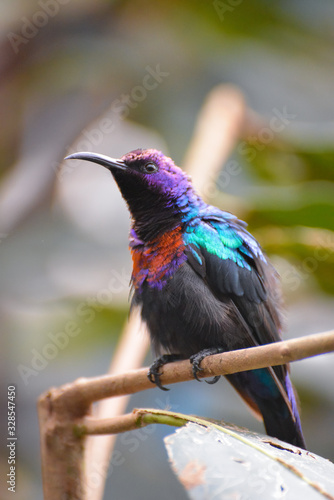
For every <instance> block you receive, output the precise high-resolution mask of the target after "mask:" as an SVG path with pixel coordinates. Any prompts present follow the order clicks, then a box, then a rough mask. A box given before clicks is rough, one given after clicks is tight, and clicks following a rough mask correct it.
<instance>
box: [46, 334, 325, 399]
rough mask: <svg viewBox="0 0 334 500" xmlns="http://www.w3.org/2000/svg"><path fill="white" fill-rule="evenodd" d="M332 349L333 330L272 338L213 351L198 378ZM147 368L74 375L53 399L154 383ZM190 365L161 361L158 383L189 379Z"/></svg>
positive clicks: (104, 394) (125, 391)
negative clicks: (92, 375) (85, 376)
mask: <svg viewBox="0 0 334 500" xmlns="http://www.w3.org/2000/svg"><path fill="white" fill-rule="evenodd" d="M333 351H334V330H331V331H329V332H323V333H317V334H313V335H308V336H306V337H300V338H297V339H290V340H285V341H282V342H274V343H272V344H266V345H261V346H258V347H251V348H247V349H238V350H236V351H230V352H224V353H222V354H215V355H213V356H209V357H207V358H205V359H204V360H203V361H202V363H201V368H202V371H201V372H200V373H199V374H198V376H199V377H200V378H204V377H212V376H216V375H230V374H232V373H237V372H240V371H246V370H254V369H257V368H264V367H266V366H276V365H282V364H285V363H289V362H291V361H297V360H300V359H304V358H308V357H312V356H316V355H319V354H324V353H329V352H333ZM147 370H148V369H147V368H141V369H139V370H132V371H130V372H127V373H123V374H119V375H105V376H102V377H95V378H90V379H78V380H77V381H75V382H73V383H72V384H67V385H66V386H63V387H60V388H57V389H54V397H55V400H62V401H63V403H64V400H66V406H67V408H69V405H70V406H73V407H74V408H78V406H79V407H82V408H84V407H87V406H89V405H90V404H91V403H93V402H94V401H98V400H100V399H103V398H107V397H115V396H123V395H125V394H134V393H136V392H139V391H143V390H146V389H152V388H153V387H155V386H154V385H153V384H152V383H151V382H150V381H149V380H148V378H147ZM193 378H194V376H193V373H192V365H191V363H190V362H189V361H188V360H185V361H177V362H174V363H169V364H167V365H165V366H164V367H163V369H162V375H161V383H162V384H163V385H168V384H175V383H177V382H186V381H188V380H193Z"/></svg>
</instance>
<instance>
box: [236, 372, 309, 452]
mask: <svg viewBox="0 0 334 500" xmlns="http://www.w3.org/2000/svg"><path fill="white" fill-rule="evenodd" d="M226 378H227V379H228V380H229V382H230V383H231V384H232V385H233V387H234V388H235V389H236V390H237V391H238V392H239V394H240V395H241V396H242V398H243V399H244V400H245V401H246V403H247V404H248V405H249V406H250V407H251V409H252V410H255V412H256V413H261V414H262V418H263V422H264V426H265V429H266V432H267V434H268V435H269V436H272V437H276V438H278V439H281V440H282V441H285V442H287V443H290V444H293V445H295V446H299V447H300V448H303V449H306V444H305V440H304V437H303V432H302V428H301V423H300V417H299V413H298V408H297V402H296V397H295V393H294V390H293V387H292V384H291V381H290V378H289V374H288V373H287V374H286V377H285V381H284V384H281V383H280V382H279V381H278V379H277V377H276V376H275V374H274V372H273V370H272V369H270V368H269V369H267V368H262V369H259V370H252V371H247V372H240V373H236V374H233V375H228V376H227V377H226ZM257 410H258V411H257Z"/></svg>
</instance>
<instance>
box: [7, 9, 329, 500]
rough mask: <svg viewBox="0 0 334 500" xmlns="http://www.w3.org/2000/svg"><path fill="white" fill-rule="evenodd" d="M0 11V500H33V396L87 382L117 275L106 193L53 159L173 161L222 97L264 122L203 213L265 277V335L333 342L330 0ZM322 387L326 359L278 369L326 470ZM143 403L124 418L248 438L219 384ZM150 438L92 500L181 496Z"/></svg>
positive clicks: (124, 278)
mask: <svg viewBox="0 0 334 500" xmlns="http://www.w3.org/2000/svg"><path fill="white" fill-rule="evenodd" d="M0 14H1V41H0V54H1V58H0V109H1V117H2V119H1V121H0V153H1V154H0V259H1V264H0V300H1V302H0V314H1V318H2V321H1V324H2V348H1V352H2V360H1V372H2V373H1V380H2V386H3V391H2V401H1V404H4V405H5V404H6V391H7V385H8V384H13V383H14V384H16V385H17V400H16V402H17V406H18V436H19V441H18V449H17V450H18V451H17V453H18V464H19V471H18V476H17V494H16V498H17V499H18V500H20V499H21V498H24V499H30V498H31V499H41V498H42V487H41V473H40V458H39V437H38V422H37V414H36V399H37V397H38V395H39V394H40V393H41V392H43V391H44V390H46V389H47V388H48V387H50V386H57V385H60V384H62V383H65V382H70V381H72V380H74V379H75V378H76V377H79V376H92V375H99V374H103V373H105V372H106V371H107V369H108V365H109V360H110V357H111V355H112V352H113V349H114V347H115V345H116V343H117V339H118V336H119V334H120V332H121V329H122V325H123V323H124V321H125V319H126V317H127V311H128V299H127V297H128V282H129V277H130V273H131V262H130V257H129V254H128V252H127V250H126V249H127V233H128V228H129V217H128V214H127V211H126V207H125V204H124V202H123V201H122V199H121V197H120V195H119V193H118V190H117V188H116V186H115V185H114V183H113V182H112V180H111V178H110V176H109V175H108V172H106V171H104V169H102V168H98V167H93V166H92V165H89V164H84V163H79V162H76V163H72V162H69V163H68V164H66V165H63V166H62V159H63V158H64V156H66V155H67V154H70V153H71V152H74V151H78V150H90V151H98V152H102V153H105V154H109V155H110V156H114V157H118V156H120V155H122V154H124V153H126V152H128V151H130V150H131V149H134V148H138V147H143V148H145V147H155V148H158V149H162V150H163V151H164V152H165V153H167V154H169V155H170V156H172V157H173V158H174V160H175V161H176V162H177V163H178V164H179V165H182V160H183V157H184V155H185V152H186V150H187V146H188V143H189V140H190V138H191V135H192V131H193V127H194V123H195V120H196V116H197V113H198V111H199V109H200V107H201V105H202V103H203V100H204V99H205V96H206V95H207V93H208V92H209V91H210V90H211V89H212V88H213V87H214V86H215V85H217V84H220V83H231V84H234V85H236V86H237V87H239V88H240V89H241V91H242V92H243V93H244V95H245V99H246V101H247V104H248V106H249V107H250V109H252V110H253V111H254V113H256V116H257V117H258V118H259V119H262V120H263V123H264V124H268V123H269V124H270V123H273V122H272V120H273V117H275V116H276V117H277V116H280V117H281V118H280V120H281V121H280V123H283V124H284V126H283V127H280V130H276V129H275V130H274V131H273V130H272V128H269V132H268V129H266V130H267V132H266V133H264V132H263V130H262V132H261V129H260V133H258V134H257V135H253V134H252V133H248V132H247V131H245V134H244V137H242V138H241V139H240V142H239V143H238V144H237V146H236V148H235V151H234V152H233V154H232V156H231V158H230V160H229V161H230V162H231V161H236V162H238V165H239V167H240V168H238V169H237V171H235V170H233V168H232V170H230V171H229V170H228V165H232V164H231V163H228V164H227V165H226V168H225V170H224V171H223V172H222V174H221V175H220V176H219V178H218V181H217V188H218V189H217V191H216V192H215V196H214V198H213V199H212V200H211V201H212V203H214V204H217V205H219V206H220V207H221V208H224V209H225V210H230V211H233V212H234V213H236V214H237V215H238V216H239V217H240V218H242V219H244V220H246V221H247V222H248V223H249V228H250V230H251V231H252V232H253V233H254V235H255V236H256V237H257V238H258V239H259V241H260V242H261V244H262V245H263V247H264V249H265V250H266V252H267V253H268V254H269V255H270V257H271V259H272V261H273V262H274V264H275V266H276V268H277V269H278V271H279V272H280V274H281V277H282V285H283V290H284V294H285V301H286V325H287V326H286V334H285V338H288V337H297V336H301V335H306V334H311V333H316V332H321V331H325V330H330V329H333V325H334V310H333V309H334V302H333V294H334V271H333V264H334V253H333V250H334V182H333V181H334V167H333V162H334V141H333V139H334V100H333V94H334V52H333V40H334V3H333V2H332V1H331V0H321V1H315V0H303V1H302V0H292V1H288V0H280V1H277V2H271V1H269V0H267V1H265V0H248V1H243V0H240V1H235V0H234V1H232V0H226V1H223V0H221V1H219V2H218V1H214V2H205V1H199V0H197V1H196V0H195V1H194V0H193V1H183V2H176V1H175V0H169V1H168V2H167V1H163V0H157V1H155V2H153V1H148V0H147V1H137V0H134V1H114V2H113V1H107V0H104V1H103V0H95V1H94V2H93V1H89V0H80V1H79V0H39V1H37V2H36V1H33V0H24V1H23V0H21V1H20V0H15V1H12V0H2V2H1V5H0ZM265 126H266V127H267V125H265ZM226 172H230V175H226ZM236 172H237V173H236ZM65 330H68V331H71V336H70V338H69V336H67V340H68V342H67V343H66V342H65V341H63V343H62V342H61V340H60V339H61V335H60V333H61V332H64V331H65ZM58 334H59V335H58ZM55 339H58V340H57V342H58V345H57V342H56V341H55ZM65 344H66V345H65ZM50 345H51V347H50ZM150 361H151V357H150V356H148V358H147V363H149V362H150ZM333 376H334V367H333V355H324V356H320V357H318V358H314V359H310V360H305V361H301V362H299V363H295V364H294V365H293V366H292V378H293V380H294V382H295V385H296V386H297V389H298V392H299V394H300V399H301V404H302V421H303V427H304V433H305V437H306V441H307V443H308V446H309V449H310V450H312V451H314V452H315V453H318V454H321V455H323V456H325V457H327V458H329V459H332V460H333V459H334V442H333V440H334V438H333V436H334V428H333V411H334V386H333V382H332V381H333ZM149 393H150V394H139V395H136V396H135V397H133V399H132V400H131V407H133V406H156V407H159V406H160V407H165V406H169V407H170V408H172V409H175V410H178V411H182V412H189V413H195V414H198V415H203V416H209V417H212V418H217V419H219V418H223V419H224V420H226V421H230V422H235V423H237V424H239V425H244V426H248V427H250V428H251V429H255V430H258V431H262V430H263V428H262V426H261V424H259V423H257V422H256V421H254V420H253V418H252V416H250V415H248V413H247V410H245V407H244V406H243V404H242V403H241V402H240V400H239V398H238V396H237V395H236V394H235V393H234V392H233V390H232V389H231V388H230V387H229V386H228V384H227V383H225V382H224V383H223V382H221V383H220V384H219V385H216V386H214V387H210V386H207V385H206V384H201V385H199V384H197V383H195V382H194V383H189V384H187V385H186V384H180V385H178V386H175V387H173V388H172V390H171V391H170V392H169V393H168V396H166V395H165V394H163V393H161V392H159V390H158V389H154V390H152V391H149ZM217 394H218V396H217ZM1 415H2V416H1V418H4V414H3V413H1ZM169 432H170V430H168V429H158V428H155V429H153V431H152V432H151V433H150V434H149V432H147V433H145V432H143V431H140V432H139V431H138V434H137V437H135V441H134V440H133V437H131V436H130V435H125V436H123V437H121V438H120V439H119V440H118V441H117V443H116V449H117V450H118V451H119V452H120V453H121V456H122V458H123V459H124V460H122V461H121V462H122V463H121V464H118V465H117V466H116V465H114V466H111V468H110V469H109V472H110V477H109V479H108V482H107V490H106V495H105V498H110V497H111V496H113V497H115V498H126V499H130V498H136V499H141V498H143V499H144V498H145V499H147V498H157V497H159V498H161V499H165V498H166V499H167V498H177V499H184V498H186V495H185V493H184V492H183V491H182V489H181V487H180V486H179V484H178V483H177V481H176V479H174V476H173V474H172V472H171V471H170V469H169V466H168V464H167V462H166V455H165V451H164V448H163V444H162V442H161V438H162V436H163V435H165V434H166V433H169ZM135 436H136V434H135ZM134 443H136V444H134ZM2 449H4V448H2ZM1 460H2V461H1V472H2V473H3V472H4V473H5V474H6V473H7V467H8V466H7V455H6V452H5V453H4V455H3V456H2V458H1ZM129 476H131V481H128V477H129ZM3 477H4V474H3Z"/></svg>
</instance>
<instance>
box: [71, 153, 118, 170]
mask: <svg viewBox="0 0 334 500" xmlns="http://www.w3.org/2000/svg"><path fill="white" fill-rule="evenodd" d="M65 160H87V161H91V162H93V163H98V164H99V165H102V166H103V167H106V168H107V169H108V170H110V171H112V170H114V169H117V170H126V169H127V168H128V167H127V165H126V164H125V163H124V161H123V160H119V159H115V158H109V156H106V155H101V154H98V153H86V152H84V153H74V154H72V155H69V156H66V158H65Z"/></svg>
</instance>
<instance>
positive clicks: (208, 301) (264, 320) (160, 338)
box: [66, 149, 306, 448]
mask: <svg viewBox="0 0 334 500" xmlns="http://www.w3.org/2000/svg"><path fill="white" fill-rule="evenodd" d="M66 159H77V160H87V161H91V162H94V163H98V164H99V165H102V166H104V167H106V168H107V169H108V170H109V171H110V172H111V174H112V176H113V178H114V179H115V181H116V183H117V185H118V188H119V189H120V192H121V194H122V196H123V198H124V200H125V201H126V203H127V206H128V209H129V211H130V214H131V219H132V225H131V230H130V251H131V255H132V261H133V271H132V279H131V282H132V288H133V294H132V300H131V306H139V307H140V309H141V317H142V320H143V321H144V322H145V323H146V325H147V327H148V330H149V333H150V338H151V342H152V346H153V348H154V350H155V352H156V353H157V354H158V355H160V357H158V358H157V360H156V361H155V362H154V363H153V364H152V365H151V367H150V370H149V374H148V376H149V378H150V380H151V381H152V382H153V383H155V384H156V385H157V386H158V387H160V388H162V389H164V387H163V386H162V384H161V382H160V374H161V373H160V369H161V367H162V366H163V365H164V364H166V363H168V362H172V361H175V360H179V359H190V361H191V362H192V366H193V373H194V376H195V378H197V377H198V373H199V372H200V370H201V367H200V363H201V361H202V360H203V359H204V358H205V357H206V356H209V355H211V354H216V353H220V352H226V351H232V350H235V349H243V348H248V347H255V346H259V345H263V344H269V343H271V342H277V341H280V340H281V331H282V313H281V309H282V305H281V302H282V301H281V293H280V284H279V277H278V274H277V272H276V271H275V269H274V267H273V266H272V265H271V264H270V262H269V261H268V259H267V257H266V256H265V254H264V252H263V251H262V249H261V247H260V245H259V243H258V242H257V241H256V239H255V238H254V237H253V236H252V235H251V234H250V233H249V232H248V231H247V230H246V224H245V223H244V222H243V221H241V220H239V219H238V218H237V217H236V216H234V215H232V214H231V213H229V212H225V211H222V210H220V209H219V208H216V207H214V206H212V205H208V204H207V203H205V202H204V200H203V199H202V198H201V197H200V196H199V195H198V194H197V193H196V191H195V189H194V187H193V185H192V183H191V179H190V177H189V176H188V175H187V174H186V173H185V172H184V171H183V170H181V169H180V168H179V167H177V166H176V165H175V164H174V162H173V160H172V159H171V158H169V157H167V156H165V155H164V154H163V153H162V152H160V151H157V150H155V149H144V150H143V149H136V150H135V151H131V152H130V153H127V154H125V155H124V156H122V157H121V158H120V159H114V158H109V157H108V156H105V155H102V154H96V153H87V152H83V153H75V154H71V155H70V156H68V157H67V158H66ZM203 168H205V165H203ZM218 378H219V377H215V378H214V379H213V380H211V382H212V383H213V382H216V381H217V379H218ZM226 378H227V379H228V381H229V382H230V383H231V384H232V385H233V387H234V388H235V389H236V390H237V391H238V393H239V394H240V395H241V397H242V398H243V399H244V400H245V402H246V403H247V404H248V405H249V407H250V408H251V409H252V410H253V412H255V413H256V414H257V415H258V416H259V417H260V418H262V419H263V422H264V426H265V429H266V432H267V434H268V435H270V436H273V437H276V438H279V439H281V440H283V441H286V442H288V443H291V444H293V445H296V446H299V447H301V448H306V445H305V441H304V437H303V433H302V428H301V422H300V416H299V413H298V405H297V396H296V393H295V391H294V388H293V386H292V383H291V380H290V376H289V367H288V365H280V366H274V367H268V368H261V369H256V370H248V371H243V372H240V373H235V374H232V375H227V376H226Z"/></svg>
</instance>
